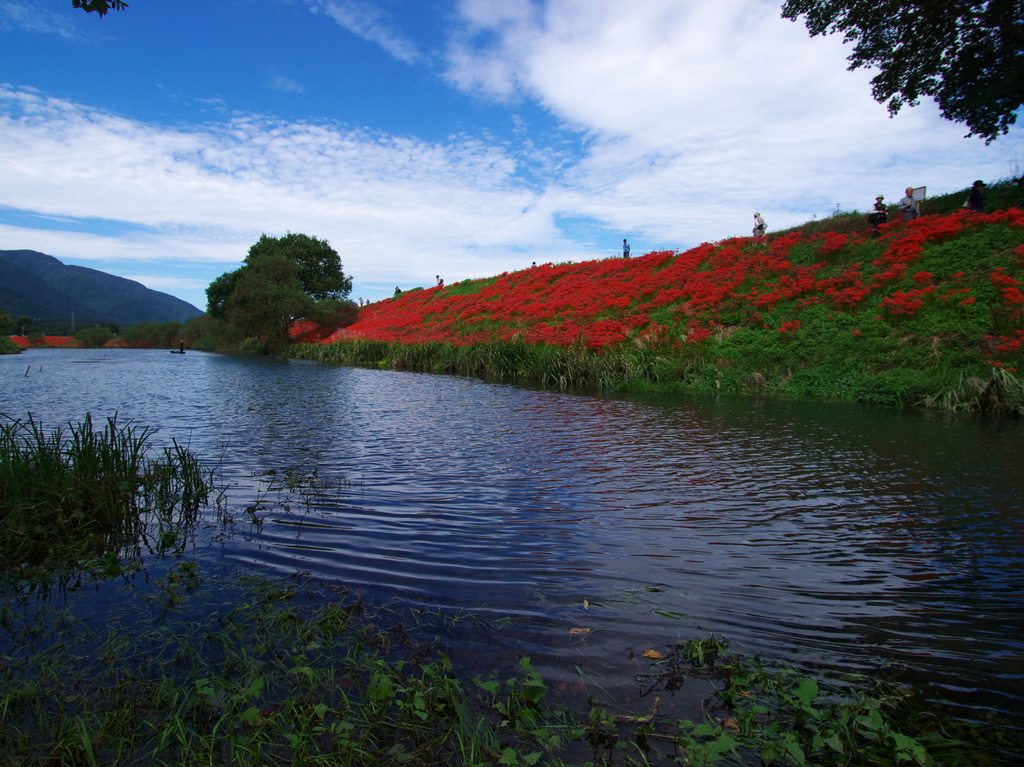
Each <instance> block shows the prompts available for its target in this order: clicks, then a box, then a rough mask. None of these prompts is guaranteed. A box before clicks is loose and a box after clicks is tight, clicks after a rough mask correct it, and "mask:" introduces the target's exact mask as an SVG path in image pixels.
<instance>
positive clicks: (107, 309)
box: [0, 250, 203, 326]
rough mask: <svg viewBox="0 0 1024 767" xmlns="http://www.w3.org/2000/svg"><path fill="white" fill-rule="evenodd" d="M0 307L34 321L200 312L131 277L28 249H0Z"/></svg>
mask: <svg viewBox="0 0 1024 767" xmlns="http://www.w3.org/2000/svg"><path fill="white" fill-rule="evenodd" d="M0 311H3V312H7V314H8V315H9V316H10V317H20V316H27V317H31V318H32V319H33V320H36V321H48V320H69V319H70V318H71V315H72V314H74V316H75V321H76V322H78V323H79V324H82V323H111V324H115V325H122V326H127V325H135V324H137V323H139V322H171V321H176V322H184V321H185V320H188V319H189V318H191V317H197V316H199V315H200V314H202V313H203V312H202V311H201V310H199V309H197V308H196V307H194V306H192V304H190V303H188V302H186V301H182V300H181V299H180V298H175V297H174V296H170V295H167V294H166V293H161V292H159V291H156V290H150V289H149V288H147V287H145V286H144V285H142V284H141V283H138V282H135V281H134V280H129V279H125V278H124V277H116V276H114V275H112V274H107V273H106V272H101V271H99V270H97V269H89V268H87V267H84V266H68V265H67V264H64V263H62V262H61V261H59V260H57V259H56V258H54V257H53V256H48V255H46V254H45V253H39V252H37V251H34V250H0Z"/></svg>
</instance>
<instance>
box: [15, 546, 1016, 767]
mask: <svg viewBox="0 0 1024 767" xmlns="http://www.w3.org/2000/svg"><path fill="white" fill-rule="evenodd" d="M225 591H228V592H231V598H228V599H225V596H226V595H225ZM134 593H135V602H134V603H133V605H132V609H131V610H124V609H122V610H121V614H122V615H130V616H131V620H132V624H131V625H126V624H125V623H124V622H123V620H122V621H116V622H113V623H108V624H104V623H102V622H100V623H97V622H96V621H95V620H92V619H90V620H86V619H82V618H78V617H76V616H75V614H74V611H73V610H71V609H67V608H60V607H43V606H41V605H40V604H39V603H34V604H26V603H25V599H24V596H23V595H8V597H7V599H6V600H5V601H4V602H3V603H0V613H2V615H3V620H2V621H0V626H2V631H0V764H10V765H30V766H34V765H39V766H40V767H42V765H100V764H102V765H200V764H202V765H253V766H256V765H259V766H260V767H263V766H264V765H317V764H324V765H413V766H424V767H425V766H426V765H441V764H444V765H466V766H482V765H531V764H546V765H554V766H555V767H559V766H560V765H567V764H575V765H583V764H589V765H603V766H607V765H656V764H689V765H716V764H721V765H726V764H763V765H805V764H806V765H810V764H813V765H820V766H822V767H829V766H831V765H837V766H838V765H864V766H865V767H866V766H867V765H899V764H906V765H920V766H921V767H926V766H927V765H966V764H970V765H982V766H986V765H1001V764H1010V763H1013V760H1014V759H1015V758H1017V757H1019V756H1020V754H1021V743H1020V741H1019V737H1018V735H1015V734H1014V732H1013V731H1012V730H1010V729H1008V728H1006V727H1002V726H994V725H989V726H984V727H983V726H981V725H979V724H978V723H959V722H956V721H954V720H953V719H952V718H951V717H949V716H948V715H947V714H944V713H942V712H937V711H935V710H932V709H930V708H929V707H928V706H927V705H924V704H922V703H921V701H920V699H919V696H917V695H915V694H914V693H913V692H912V691H910V690H908V689H906V688H903V687H901V686H899V685H896V684H891V683H886V682H881V681H877V680H871V679H866V678H863V677H851V678H847V679H843V680H834V679H833V680H829V679H825V678H824V677H820V676H818V677H815V676H809V675H806V674H802V673H800V672H797V671H795V670H794V669H792V668H787V667H782V666H773V665H770V664H767V663H764V662H762V661H760V660H758V659H756V658H749V657H743V656H741V655H739V654H735V653H731V652H729V651H728V646H727V644H726V643H724V642H722V641H721V640H719V639H717V638H715V637H713V636H710V637H704V638H702V639H694V640H689V641H686V642H680V643H678V644H677V645H674V646H673V648H672V649H671V650H670V651H669V652H668V653H667V654H665V655H661V654H660V653H656V652H653V651H648V653H645V655H646V656H647V657H648V658H650V659H651V662H652V666H651V671H650V673H648V674H644V675H642V676H641V677H640V679H639V683H640V689H639V692H640V694H641V696H645V697H646V700H647V702H646V703H645V704H643V706H642V709H641V711H640V713H620V712H616V711H615V710H613V709H612V707H611V706H610V705H607V704H605V703H602V702H601V701H600V700H598V699H597V698H595V697H591V698H590V699H589V702H588V703H587V704H585V705H581V706H577V707H575V708H569V707H566V706H563V705H560V704H555V703H553V702H552V701H551V695H550V690H549V688H548V685H547V684H546V682H545V681H544V679H543V678H542V677H541V675H540V674H538V673H537V672H536V671H535V670H534V669H533V666H532V665H531V663H530V660H529V658H522V659H520V661H519V664H518V667H517V668H515V669H514V670H512V671H511V672H509V671H506V672H494V673H491V674H487V675H483V676H475V677H473V678H471V679H469V678H465V677H460V675H459V673H458V670H457V669H456V667H455V665H454V664H453V662H452V661H451V659H450V658H449V657H448V656H446V655H445V654H444V653H443V652H442V651H441V649H440V646H439V645H438V643H437V640H426V641H424V640H422V639H417V637H422V636H424V635H427V636H430V635H431V634H432V628H433V627H425V626H412V627H411V629H410V628H409V627H407V626H405V625H403V623H402V622H401V620H400V619H399V616H398V615H397V613H394V612H391V611H389V610H387V609H385V608H379V607H374V606H372V605H370V604H368V603H365V602H363V601H361V600H359V599H354V598H353V597H352V595H350V594H348V593H347V592H345V591H344V590H343V589H338V588H331V587H327V586H323V585H318V584H316V583H314V582H310V581H306V582H302V581H301V580H298V579H293V580H291V581H290V582H287V583H282V582H281V581H275V580H266V579H251V578H250V579H241V580H239V579H237V578H236V579H234V580H232V581H231V582H229V583H227V584H225V583H223V582H218V581H217V580H215V579H209V578H208V577H207V576H206V575H205V574H204V572H203V571H202V570H201V569H200V567H199V566H198V565H197V564H196V563H194V562H190V561H182V562H179V563H178V564H176V565H175V566H174V567H172V568H171V569H170V571H169V572H168V574H167V576H166V577H165V578H162V579H160V580H159V581H158V582H157V589H156V591H155V593H152V594H149V595H148V596H141V592H139V591H135V592H134ZM170 595H173V596H170ZM98 626H103V628H102V629H100V628H98ZM428 628H429V629H430V630H429V631H428V630H427V629H428ZM694 679H699V680H702V682H701V683H703V684H704V685H705V686H706V685H707V683H708V682H710V684H711V687H710V690H711V694H710V695H709V696H708V697H706V698H705V700H704V711H705V717H704V719H703V720H702V721H699V722H692V721H685V720H684V721H678V720H673V719H672V718H671V717H669V716H667V715H663V714H661V713H660V712H659V710H658V709H659V704H660V700H661V698H660V696H663V695H672V694H675V693H676V692H678V691H679V690H680V689H682V688H683V686H684V684H691V683H692V682H691V681H690V680H694ZM702 689H706V687H705V688H702ZM652 698H653V705H652V703H651V699H652ZM639 700H641V699H638V701H639ZM637 707H638V708H641V705H640V704H639V703H638V704H637Z"/></svg>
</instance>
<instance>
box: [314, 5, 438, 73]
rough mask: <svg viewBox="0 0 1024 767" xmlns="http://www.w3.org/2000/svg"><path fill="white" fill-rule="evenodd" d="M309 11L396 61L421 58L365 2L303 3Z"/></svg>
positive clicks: (378, 11) (377, 10)
mask: <svg viewBox="0 0 1024 767" xmlns="http://www.w3.org/2000/svg"><path fill="white" fill-rule="evenodd" d="M307 2H308V3H309V6H310V8H311V10H313V11H314V12H323V13H325V14H327V15H328V16H330V17H331V18H332V19H334V20H335V21H336V22H338V24H339V25H341V26H342V27H344V28H345V29H347V30H348V31H349V32H351V33H352V34H354V35H357V36H358V37H361V38H363V39H364V40H366V41H367V42H371V43H374V44H375V45H379V46H380V47H381V48H382V49H383V50H384V51H386V52H387V53H388V54H390V55H391V56H394V57H395V58H396V59H398V60H399V61H404V62H406V63H407V64H412V63H415V62H416V61H418V60H419V59H420V58H421V54H420V52H419V49H418V48H417V47H416V44H415V43H414V42H413V41H412V40H410V39H409V38H408V37H407V36H406V35H404V34H403V33H402V31H401V30H400V29H399V28H398V26H397V25H396V24H395V23H394V22H393V21H392V20H391V19H390V18H388V16H387V14H385V13H384V11H382V10H381V9H380V8H379V7H378V6H376V5H374V4H373V3H372V2H368V0H307Z"/></svg>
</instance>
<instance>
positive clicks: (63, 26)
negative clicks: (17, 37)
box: [0, 0, 75, 39]
mask: <svg viewBox="0 0 1024 767" xmlns="http://www.w3.org/2000/svg"><path fill="white" fill-rule="evenodd" d="M0 29H24V30H26V31H28V32H35V33H37V34H46V35H57V36H59V37H63V38H66V39H71V38H73V37H74V36H75V28H74V25H73V24H72V23H71V22H70V21H69V20H68V19H67V18H66V17H64V16H61V15H60V14H57V13H54V12H53V11H51V10H49V9H48V8H45V7H42V6H39V5H33V4H32V3H29V2H25V0H21V1H20V2H10V0H5V1H4V2H0Z"/></svg>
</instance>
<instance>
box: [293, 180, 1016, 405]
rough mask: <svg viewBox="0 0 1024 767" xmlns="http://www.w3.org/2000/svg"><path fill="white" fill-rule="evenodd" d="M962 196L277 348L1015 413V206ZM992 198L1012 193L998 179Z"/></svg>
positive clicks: (404, 301) (460, 292) (440, 367)
mask: <svg viewBox="0 0 1024 767" xmlns="http://www.w3.org/2000/svg"><path fill="white" fill-rule="evenodd" d="M992 190H994V191H992ZM997 193H998V194H997ZM999 195H1002V196H999ZM959 197H960V193H957V194H954V195H947V196H946V197H945V198H939V199H936V200H933V201H930V202H929V203H927V204H926V207H925V215H924V216H922V217H921V218H920V219H918V220H916V221H914V222H913V223H911V224H910V225H907V226H905V225H904V224H903V223H902V222H900V221H894V222H891V223H889V224H887V225H884V226H883V227H881V229H880V231H879V232H877V233H875V232H872V231H871V230H870V228H869V227H866V223H865V216H864V215H863V214H859V213H837V214H836V215H835V216H834V217H832V218H831V219H828V220H825V221H822V222H813V223H810V224H807V225H805V226H804V227H800V228H799V229H797V230H793V231H789V232H784V233H779V234H774V235H770V236H769V237H768V238H767V241H766V242H765V243H763V244H757V243H755V242H753V240H752V239H751V238H747V237H743V238H733V239H729V240H725V241H722V242H718V243H705V244H703V245H700V246H698V247H696V248H693V249H691V250H688V251H686V252H674V251H664V252H656V253H648V254H646V255H644V256H641V257H638V258H633V259H629V260H625V259H608V260H603V261H589V262H584V263H578V264H544V265H541V266H537V267H534V268H531V269H526V270H522V271H518V272H513V273H505V274H502V275H499V276H496V277H492V278H488V279H481V280H466V281H463V282H460V283H455V284H453V285H448V286H445V287H443V288H429V289H414V290H410V291H406V292H404V293H402V294H400V295H398V296H395V297H394V298H392V299H387V300H384V301H380V302H377V303H375V304H372V305H370V306H368V307H365V308H363V309H362V311H361V314H360V319H359V321H357V322H356V323H355V324H353V325H351V326H350V327H348V328H346V329H344V330H342V331H339V332H338V333H335V334H334V335H333V336H331V337H329V338H328V339H327V342H325V343H320V344H313V343H306V344H302V343H300V344H296V345H294V346H293V347H292V348H291V350H290V352H289V353H290V355H292V356H295V357H302V358H307V359H315V360H320V361H325V362H340V363H346V364H361V365H372V366H380V367H390V368H399V369H409V370H428V371H436V372H451V373H460V374H469V375H485V376H495V377H500V378H503V379H520V380H529V381H534V382H540V383H544V384H548V385H555V386H565V387H594V386H596V387H601V388H606V389H618V390H637V389H657V390H663V391H721V392H762V393H770V394H774V395H779V396H787V397H801V398H828V399H837V400H846V401H855V402H865V403H875V404H883V405H892V406H898V407H911V406H924V407H937V408H945V409H952V410H961V409H963V410H997V411H998V410H1002V411H1011V412H1017V413H1024V292H1022V291H1021V284H1022V283H1024V212H1022V211H1021V210H1019V209H1016V208H1011V209H1008V210H996V211H993V212H990V213H985V214H971V213H968V212H966V211H963V210H958V209H955V208H954V206H953V202H952V201H953V200H959ZM990 197H991V198H992V199H994V200H995V202H994V203H993V205H996V204H1001V202H1000V201H1005V200H1010V201H1016V197H1019V193H1018V192H1017V190H1016V187H1015V186H1014V185H1012V184H1009V183H1008V182H1007V183H1004V184H1003V185H1001V186H999V187H992V188H990ZM1004 198H1005V199H1004ZM961 203H962V200H959V202H958V203H957V205H959V204H961ZM944 208H951V209H952V210H951V212H943V209H944ZM930 209H931V210H935V211H937V212H935V213H929V212H928V211H929V210H930ZM891 218H896V217H895V216H892V217H891ZM835 230H839V231H835Z"/></svg>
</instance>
